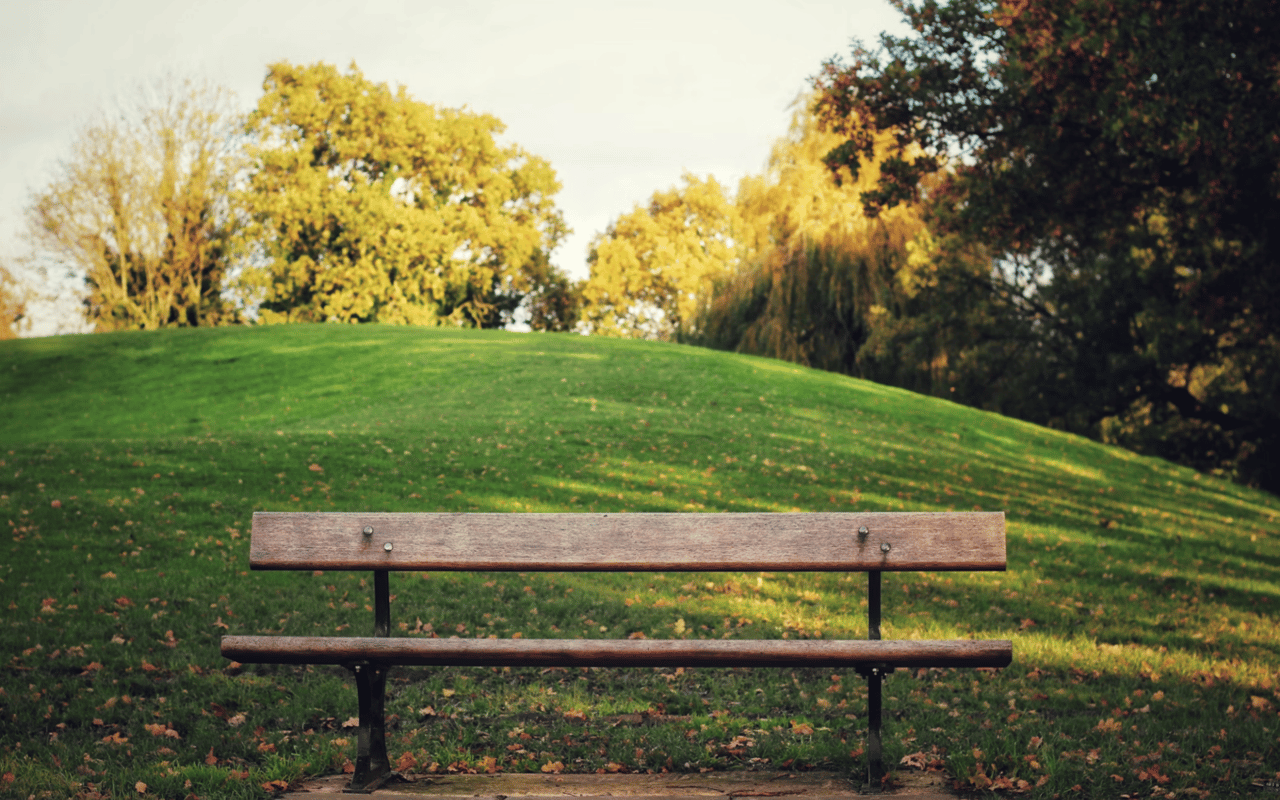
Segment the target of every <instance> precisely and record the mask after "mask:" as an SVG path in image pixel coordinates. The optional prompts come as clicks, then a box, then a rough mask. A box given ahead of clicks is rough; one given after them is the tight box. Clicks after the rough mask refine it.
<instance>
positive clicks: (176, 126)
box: [27, 79, 241, 331]
mask: <svg viewBox="0 0 1280 800" xmlns="http://www.w3.org/2000/svg"><path fill="white" fill-rule="evenodd" d="M240 125H241V119H240V117H239V115H238V114H236V113H235V110H234V108H233V105H232V99H231V95H230V94H229V93H228V92H227V91H226V90H225V89H222V88H220V87H217V86H214V85H212V84H208V83H200V82H197V81H192V80H185V81H179V80H172V79H170V80H165V81H161V82H159V83H157V84H155V85H154V86H152V87H149V88H147V89H144V90H141V91H140V92H139V95H138V99H137V101H136V102H134V103H132V104H129V105H126V106H124V107H122V108H121V109H120V110H119V112H118V113H116V114H113V115H111V116H107V115H104V116H102V117H101V118H99V120H98V121H97V122H95V123H93V124H91V125H89V126H87V127H86V128H84V129H83V130H82V131H80V133H79V135H78V136H77V137H76V139H75V141H74V143H73V144H72V153H71V156H70V158H68V159H66V160H65V161H63V162H62V163H61V164H60V165H59V167H58V169H57V171H56V173H55V175H54V178H53V180H52V181H51V182H50V184H49V185H48V186H47V187H45V188H44V189H42V190H40V191H37V192H35V193H33V195H32V199H31V203H30V206H29V207H28V209H27V231H28V238H29V239H30V240H31V242H32V244H33V245H34V247H35V255H36V256H37V257H38V259H39V260H40V261H41V262H42V263H45V264H46V265H50V266H53V267H55V268H61V269H65V270H66V271H67V272H68V273H71V274H73V275H75V276H77V277H79V278H82V279H83V280H84V282H85V285H86V288H87V290H88V292H87V296H86V297H85V299H84V307H85V315H86V318H87V320H88V321H89V322H92V323H94V326H95V327H96V329H97V330H99V331H109V330H118V329H128V328H143V329H154V328H161V327H168V326H205V325H217V324H221V323H225V322H231V321H234V320H235V312H234V310H233V309H232V308H231V307H230V306H229V304H228V303H226V302H225V301H224V299H223V296H222V293H223V289H224V288H225V287H224V279H225V277H226V274H227V271H228V270H229V268H230V266H231V259H232V255H233V251H232V242H233V239H234V236H235V231H236V226H237V223H238V218H237V216H236V214H235V213H234V211H233V209H232V208H231V207H230V204H229V197H230V186H231V183H232V181H233V180H234V178H235V175H236V171H237V169H238V168H239V166H240V161H239V158H240V151H239V148H238V136H239V133H238V131H239V127H240Z"/></svg>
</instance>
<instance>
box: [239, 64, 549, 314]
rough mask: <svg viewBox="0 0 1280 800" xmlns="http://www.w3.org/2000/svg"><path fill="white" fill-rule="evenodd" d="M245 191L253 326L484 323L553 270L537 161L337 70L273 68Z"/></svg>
mask: <svg viewBox="0 0 1280 800" xmlns="http://www.w3.org/2000/svg"><path fill="white" fill-rule="evenodd" d="M248 130H249V132H250V133H251V134H252V135H253V137H254V138H255V144H254V145H253V146H252V147H251V155H252V158H253V162H254V164H253V172H252V175H251V177H250V181H249V187H248V189H247V191H246V192H245V193H244V204H245V207H246V209H247V210H248V212H249V214H250V216H251V219H252V225H251V228H250V230H249V234H248V240H249V241H250V242H254V243H256V245H257V247H258V248H259V249H260V250H259V253H258V261H259V265H258V266H256V267H255V268H253V269H251V270H249V271H248V272H247V280H246V282H245V285H247V286H248V287H249V289H250V290H251V292H252V293H253V295H254V296H253V297H252V300H251V301H258V303H259V314H260V318H261V320H262V321H264V322H286V321H313V322H326V321H338V322H366V321H367V322H388V323H399V324H418V325H439V324H454V325H466V326H480V327H493V326H498V325H502V324H504V323H505V322H507V321H509V319H510V316H511V313H512V312H513V311H514V310H515V308H516V307H517V306H518V305H519V303H520V302H521V301H522V300H523V299H524V297H525V296H526V295H528V294H529V293H530V292H531V291H532V290H534V289H536V288H538V287H539V286H540V285H541V284H543V283H546V282H547V281H548V280H549V279H550V278H553V277H554V276H553V275H552V274H551V273H552V271H553V269H554V268H552V267H551V266H550V263H549V261H548V260H547V254H548V253H549V252H550V251H551V250H552V249H554V248H555V246H556V245H557V243H559V241H560V240H561V239H562V238H563V237H564V236H565V235H566V234H567V232H568V231H567V229H566V227H565V224H564V220H563V217H562V216H561V214H560V212H559V211H558V210H557V209H556V207H555V205H554V203H553V202H552V196H553V195H554V194H555V193H556V192H557V191H558V190H559V189H560V184H559V183H558V182H557V180H556V176H555V172H554V171H553V170H552V168H551V166H550V164H548V163H547V162H546V161H545V160H543V159H541V158H538V157H537V156H533V155H530V154H528V153H526V152H524V151H523V150H521V149H520V148H519V147H517V146H514V145H508V146H500V145H499V144H498V143H497V142H496V141H495V140H494V137H495V136H496V135H498V134H500V133H502V131H503V130H504V126H503V124H502V123H501V122H500V121H498V120H497V119H496V118H495V117H492V116H490V115H487V114H477V113H472V112H469V111H467V110H465V109H451V108H436V107H434V106H431V105H428V104H426V103H422V102H419V101H417V100H415V99H413V98H412V97H411V96H410V95H409V94H408V92H407V91H406V90H405V89H404V87H398V88H397V89H395V90H392V89H390V88H389V87H388V86H387V85H386V84H383V83H374V82H372V81H370V80H368V79H366V78H365V77H364V75H363V74H362V73H361V72H360V70H359V69H358V68H357V67H356V66H355V65H354V64H352V66H351V68H350V69H349V71H347V72H346V73H342V72H339V71H338V70H337V69H336V68H334V67H333V66H330V65H328V64H323V63H320V64H314V65H311V66H294V65H291V64H288V63H284V62H281V63H278V64H272V65H271V66H270V67H269V69H268V73H267V77H266V80H265V83H264V94H263V96H262V98H261V100H260V101H259V103H258V108H257V110H256V111H255V112H254V113H253V114H252V115H251V117H250V121H249V125H248Z"/></svg>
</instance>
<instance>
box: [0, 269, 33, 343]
mask: <svg viewBox="0 0 1280 800" xmlns="http://www.w3.org/2000/svg"><path fill="white" fill-rule="evenodd" d="M30 299H31V290H30V289H29V288H28V287H26V286H24V285H22V284H21V283H20V282H19V281H18V279H17V278H16V277H15V276H14V274H13V272H12V271H11V270H10V269H9V267H8V265H6V264H4V263H2V262H0V339H16V338H17V337H18V332H19V325H20V323H21V322H22V319H23V318H24V317H25V316H26V315H27V302H28V301H29V300H30Z"/></svg>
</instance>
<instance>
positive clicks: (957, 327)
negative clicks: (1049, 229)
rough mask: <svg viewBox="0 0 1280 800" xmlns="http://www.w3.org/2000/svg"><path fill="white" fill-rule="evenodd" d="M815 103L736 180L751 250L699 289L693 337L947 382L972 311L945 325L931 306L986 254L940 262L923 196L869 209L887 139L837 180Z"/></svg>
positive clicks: (822, 363) (917, 384) (928, 383)
mask: <svg viewBox="0 0 1280 800" xmlns="http://www.w3.org/2000/svg"><path fill="white" fill-rule="evenodd" d="M809 102H810V98H802V99H801V100H800V101H799V102H798V103H797V110H796V111H795V113H794V115H793V117H792V123H791V130H790V132H789V133H788V135H787V136H785V137H783V138H781V139H779V140H778V141H777V142H776V143H775V144H774V146H773V149H772V151H771V154H770V157H769V162H768V167H767V170H766V172H765V173H764V174H763V175H757V176H751V177H748V178H746V179H744V180H743V181H742V183H741V185H740V186H739V189H738V195H737V210H738V213H739V215H740V217H741V218H742V220H743V231H744V232H745V237H744V240H743V244H744V246H745V247H746V249H747V251H748V252H749V253H750V254H751V255H750V257H749V258H747V259H744V261H743V262H742V264H741V265H740V267H739V268H738V269H736V270H734V271H732V272H731V273H729V274H727V275H725V276H724V277H723V278H722V279H721V280H720V281H719V282H718V283H717V285H716V287H715V288H714V290H713V291H709V292H706V293H704V295H703V305H702V307H701V309H700V313H699V317H698V326H697V327H698V333H697V335H696V337H695V341H698V342H700V343H703V344H707V345H709V346H713V347H719V348H723V349H731V350H737V351H739V352H747V353H755V354H759V355H768V356H773V357H776V358H782V359H786V360H788V361H794V362H797V363H800V364H805V365H808V366H813V367H818V368H821V369H828V370H833V371H838V372H843V373H846V374H852V375H859V376H862V377H870V378H875V379H877V380H882V381H885V382H890V383H895V384H899V385H904V386H909V387H911V388H915V389H919V390H924V391H930V390H935V389H936V387H938V386H943V385H949V384H950V383H951V382H952V381H953V379H954V375H953V374H952V373H951V370H949V369H948V367H949V364H950V363H953V362H954V361H955V360H956V358H957V355H956V354H958V353H960V352H961V351H963V349H964V346H965V342H966V341H967V340H968V336H969V334H968V332H967V330H965V326H966V324H967V320H966V318H965V316H964V315H961V314H957V315H956V316H954V317H953V318H950V319H947V320H945V321H942V322H941V324H939V320H938V319H935V318H934V317H933V315H932V314H931V311H932V310H933V309H934V308H935V307H936V305H937V302H938V295H939V294H940V293H941V292H942V291H943V290H944V289H946V290H952V289H954V285H955V284H956V283H957V279H958V278H963V277H964V276H965V275H969V274H973V273H974V272H977V273H981V272H982V270H983V269H985V267H984V265H983V263H982V261H981V259H980V258H979V259H974V260H968V261H961V262H955V263H953V264H951V265H950V269H946V268H944V267H943V265H942V264H941V262H940V261H939V260H938V259H937V258H936V251H937V247H936V243H935V242H934V240H933V239H932V238H931V237H930V235H929V232H928V230H927V228H926V226H925V223H924V221H923V219H922V215H921V211H920V208H919V206H918V205H901V206H898V207H895V208H893V209H889V210H887V211H886V212H885V213H883V214H879V215H874V216H873V215H869V214H867V213H865V211H864V208H863V202H862V194H863V193H864V192H866V191H868V190H869V189H871V188H873V187H874V186H876V185H877V181H878V180H879V177H880V163H881V157H882V156H883V154H884V152H885V149H886V148H887V147H888V146H889V144H890V141H889V139H888V138H887V137H882V138H881V141H880V142H879V150H877V151H873V152H872V154H871V156H870V157H868V158H867V159H866V160H865V162H864V163H863V164H862V168H861V169H860V171H859V173H858V174H857V175H856V176H854V175H852V174H851V173H850V172H849V171H848V170H847V169H846V170H845V171H844V173H843V174H842V175H841V176H840V180H839V181H837V180H833V178H832V176H831V174H830V172H829V171H828V168H827V166H826V163H825V162H824V156H825V155H826V154H827V153H828V152H829V151H830V150H831V149H832V148H833V147H835V146H837V145H838V144H839V143H840V141H841V138H840V137H839V136H838V135H835V134H832V133H829V132H827V131H825V130H823V129H822V128H821V127H820V126H819V125H818V124H817V122H816V120H815V119H814V117H813V115H812V114H811V113H810V111H809V109H808V105H809ZM957 270H959V272H958V274H957ZM948 282H950V284H951V286H944V284H946V283H948ZM960 283H963V281H962V280H961V281H960Z"/></svg>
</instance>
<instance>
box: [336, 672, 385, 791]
mask: <svg viewBox="0 0 1280 800" xmlns="http://www.w3.org/2000/svg"><path fill="white" fill-rule="evenodd" d="M350 669H351V671H352V672H354V673H355V676H356V697H357V698H358V701H359V703H360V733H359V738H358V744H357V746H356V771H355V774H354V775H352V776H351V785H350V786H348V787H347V788H346V789H345V790H344V791H346V792H354V793H359V794H367V793H368V792H372V791H373V790H374V789H377V788H378V787H380V786H382V785H383V784H384V783H386V782H387V781H389V780H391V779H392V778H398V777H399V776H398V775H397V774H396V773H394V772H392V771H391V761H390V760H389V759H388V758H387V725H386V699H387V695H386V688H387V669H388V667H387V665H385V664H353V665H351V667H350Z"/></svg>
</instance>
